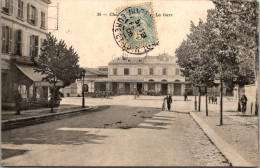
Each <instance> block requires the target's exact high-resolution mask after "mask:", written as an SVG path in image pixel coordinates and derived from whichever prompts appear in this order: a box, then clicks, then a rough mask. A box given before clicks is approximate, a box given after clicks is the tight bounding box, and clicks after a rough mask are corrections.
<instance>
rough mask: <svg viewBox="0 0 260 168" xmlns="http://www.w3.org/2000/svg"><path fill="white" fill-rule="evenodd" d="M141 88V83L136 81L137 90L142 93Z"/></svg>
mask: <svg viewBox="0 0 260 168" xmlns="http://www.w3.org/2000/svg"><path fill="white" fill-rule="evenodd" d="M142 88H143V85H142V83H137V91H138V92H139V94H142Z"/></svg>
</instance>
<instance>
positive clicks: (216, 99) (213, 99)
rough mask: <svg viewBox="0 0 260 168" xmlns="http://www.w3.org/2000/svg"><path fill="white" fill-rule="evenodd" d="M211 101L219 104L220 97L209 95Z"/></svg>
mask: <svg viewBox="0 0 260 168" xmlns="http://www.w3.org/2000/svg"><path fill="white" fill-rule="evenodd" d="M210 101H211V103H212V104H218V98H217V97H216V96H209V104H210Z"/></svg>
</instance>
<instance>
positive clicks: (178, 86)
mask: <svg viewBox="0 0 260 168" xmlns="http://www.w3.org/2000/svg"><path fill="white" fill-rule="evenodd" d="M173 93H174V95H181V84H180V83H174V92H173Z"/></svg>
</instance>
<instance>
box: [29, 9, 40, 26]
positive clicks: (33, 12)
mask: <svg viewBox="0 0 260 168" xmlns="http://www.w3.org/2000/svg"><path fill="white" fill-rule="evenodd" d="M37 20H38V12H37V9H36V8H35V7H34V6H32V5H30V4H28V5H27V21H28V22H29V23H31V24H33V25H37Z"/></svg>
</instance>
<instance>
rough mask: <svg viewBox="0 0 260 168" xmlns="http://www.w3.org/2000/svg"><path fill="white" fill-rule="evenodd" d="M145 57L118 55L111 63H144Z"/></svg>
mask: <svg viewBox="0 0 260 168" xmlns="http://www.w3.org/2000/svg"><path fill="white" fill-rule="evenodd" d="M143 63H144V58H143V57H117V58H115V59H113V60H112V61H111V62H110V63H109V64H143Z"/></svg>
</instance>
